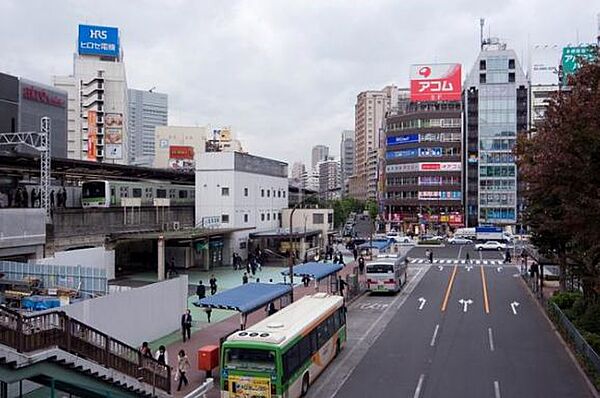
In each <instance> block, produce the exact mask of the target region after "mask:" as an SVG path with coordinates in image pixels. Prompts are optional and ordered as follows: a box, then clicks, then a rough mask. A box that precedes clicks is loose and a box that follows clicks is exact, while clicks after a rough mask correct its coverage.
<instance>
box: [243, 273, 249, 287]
mask: <svg viewBox="0 0 600 398" xmlns="http://www.w3.org/2000/svg"><path fill="white" fill-rule="evenodd" d="M246 283H248V273H247V272H244V275H243V276H242V285H245V284H246Z"/></svg>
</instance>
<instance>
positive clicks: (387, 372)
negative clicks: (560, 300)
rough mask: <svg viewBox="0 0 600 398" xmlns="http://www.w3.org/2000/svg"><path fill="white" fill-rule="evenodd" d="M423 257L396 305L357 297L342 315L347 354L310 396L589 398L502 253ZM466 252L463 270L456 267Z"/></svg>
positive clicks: (442, 251) (446, 252)
mask: <svg viewBox="0 0 600 398" xmlns="http://www.w3.org/2000/svg"><path fill="white" fill-rule="evenodd" d="M433 250H434V260H435V261H434V264H433V265H429V264H425V263H418V262H413V263H412V264H411V266H410V268H409V270H410V274H411V276H412V280H411V281H409V284H408V285H407V289H405V291H403V292H401V293H400V295H399V296H369V295H367V296H365V297H364V298H363V299H360V300H357V302H355V303H354V304H353V305H352V306H351V307H350V308H349V316H348V322H349V323H348V335H349V342H348V343H349V344H348V345H347V346H346V348H345V350H344V351H343V352H342V354H341V355H340V358H338V359H337V360H336V362H334V363H333V364H332V365H331V366H330V367H329V368H328V369H327V370H326V371H325V372H324V374H323V375H322V376H321V377H320V378H319V379H318V380H317V381H316V383H315V385H314V386H312V387H311V391H310V393H309V395H310V396H312V397H340V398H342V397H343V398H347V397H361V398H362V397H411V398H423V397H427V398H440V397H457V398H459V397H460V398H468V397H477V398H481V397H492V398H505V397H528V398H529V397H573V398H575V397H577V398H582V397H591V396H592V395H591V393H590V392H589V390H588V388H587V384H586V382H585V380H584V378H583V376H582V375H581V373H580V372H579V371H578V369H577V367H576V366H575V364H574V363H573V361H572V360H571V358H570V357H569V355H568V353H567V351H566V350H565V348H564V347H563V346H562V345H561V343H560V340H559V339H558V338H557V336H556V335H555V332H554V331H553V330H552V328H551V326H550V324H549V323H548V321H547V320H546V319H545V318H544V316H543V314H542V312H541V311H540V309H539V308H538V307H537V305H536V304H535V302H534V301H533V299H532V298H531V297H530V296H529V294H528V293H527V291H526V288H525V286H524V285H523V282H522V281H521V278H520V277H518V276H515V275H516V274H517V272H518V271H517V269H516V268H515V267H514V266H505V265H502V264H501V263H502V261H501V260H502V258H503V253H498V252H475V251H473V250H472V249H470V248H468V247H446V248H436V249H433ZM424 251H425V249H423V248H415V249H413V250H411V251H410V252H409V256H410V257H411V258H412V259H413V260H412V261H418V260H419V259H421V260H422V259H423V257H424ZM467 251H468V252H469V255H470V258H471V264H470V265H469V264H466V263H465V264H462V262H461V261H460V260H459V259H464V258H465V255H466V253H467ZM459 253H460V256H459ZM456 260H459V261H456ZM486 292H487V294H486ZM461 300H462V301H461ZM515 303H518V304H515ZM374 304H378V305H374ZM369 309H370V310H369ZM376 310H378V311H379V315H374V314H373V312H374V311H376Z"/></svg>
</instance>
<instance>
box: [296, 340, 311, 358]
mask: <svg viewBox="0 0 600 398" xmlns="http://www.w3.org/2000/svg"><path fill="white" fill-rule="evenodd" d="M298 350H299V354H300V364H303V363H304V362H306V361H307V360H308V358H310V356H311V355H312V351H311V349H310V336H306V337H305V338H303V339H302V340H300V342H299V343H298Z"/></svg>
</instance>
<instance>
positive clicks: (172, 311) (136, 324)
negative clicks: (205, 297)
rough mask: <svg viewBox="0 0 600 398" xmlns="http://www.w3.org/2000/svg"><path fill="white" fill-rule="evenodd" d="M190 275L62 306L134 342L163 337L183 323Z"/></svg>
mask: <svg viewBox="0 0 600 398" xmlns="http://www.w3.org/2000/svg"><path fill="white" fill-rule="evenodd" d="M187 293H188V277H187V275H183V276H181V277H179V278H175V279H169V280H166V281H163V282H158V283H153V284H151V285H147V286H143V287H139V288H135V289H131V290H128V291H123V292H119V293H114V294H109V295H108V296H104V297H99V298H95V299H91V300H85V301H82V302H79V303H75V304H71V305H68V306H65V307H61V310H63V311H65V312H66V313H67V314H68V315H70V316H72V317H74V318H76V319H78V320H80V321H81V322H84V323H86V324H88V325H90V326H92V327H95V328H96V329H99V330H100V331H102V332H104V333H107V334H109V335H110V336H112V337H114V338H116V339H119V340H121V341H123V342H125V343H128V344H130V345H133V346H139V345H141V344H142V342H143V341H152V340H156V339H158V338H160V337H163V336H165V335H167V334H169V333H171V332H173V331H175V330H177V329H179V328H180V325H181V315H182V314H183V312H184V311H185V309H186V308H187Z"/></svg>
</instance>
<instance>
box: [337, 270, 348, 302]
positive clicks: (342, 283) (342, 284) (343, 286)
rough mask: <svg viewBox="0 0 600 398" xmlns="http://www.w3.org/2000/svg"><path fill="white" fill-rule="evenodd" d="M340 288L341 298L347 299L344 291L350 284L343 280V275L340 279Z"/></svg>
mask: <svg viewBox="0 0 600 398" xmlns="http://www.w3.org/2000/svg"><path fill="white" fill-rule="evenodd" d="M338 286H339V290H340V296H342V297H345V296H344V289H346V286H348V283H347V282H346V281H345V280H344V279H342V276H341V275H340V276H339V277H338Z"/></svg>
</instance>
